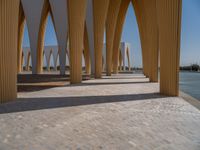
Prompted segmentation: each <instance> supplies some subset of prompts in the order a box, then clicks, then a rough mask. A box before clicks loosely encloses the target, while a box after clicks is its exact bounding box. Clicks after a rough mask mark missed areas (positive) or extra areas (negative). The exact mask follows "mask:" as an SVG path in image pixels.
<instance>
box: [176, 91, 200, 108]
mask: <svg viewBox="0 0 200 150" xmlns="http://www.w3.org/2000/svg"><path fill="white" fill-rule="evenodd" d="M179 96H180V97H181V98H183V99H184V100H185V101H186V102H188V103H189V104H191V105H192V106H194V107H195V108H197V109H198V110H200V101H199V100H198V99H196V98H194V97H192V96H191V95H189V94H186V93H185V92H183V91H180V94H179Z"/></svg>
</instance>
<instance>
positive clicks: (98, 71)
mask: <svg viewBox="0 0 200 150" xmlns="http://www.w3.org/2000/svg"><path fill="white" fill-rule="evenodd" d="M108 7H109V0H93V22H94V50H95V78H101V75H102V51H103V40H104V29H105V24H106V17H107V12H108Z"/></svg>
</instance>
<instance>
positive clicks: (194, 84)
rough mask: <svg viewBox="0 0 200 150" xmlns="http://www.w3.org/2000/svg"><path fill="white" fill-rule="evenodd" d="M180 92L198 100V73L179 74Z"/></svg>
mask: <svg viewBox="0 0 200 150" xmlns="http://www.w3.org/2000/svg"><path fill="white" fill-rule="evenodd" d="M179 84H180V90H181V91H183V92H185V93H187V94H189V95H191V96H192V97H194V98H196V99H198V100H200V73H195V72H180V83H179Z"/></svg>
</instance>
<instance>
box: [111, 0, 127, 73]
mask: <svg viewBox="0 0 200 150" xmlns="http://www.w3.org/2000/svg"><path fill="white" fill-rule="evenodd" d="M129 4H130V0H122V2H121V6H120V10H119V14H118V17H117V24H116V29H115V36H114V42H113V56H112V58H113V73H114V74H116V73H118V66H119V47H120V42H121V36H122V31H123V25H124V21H125V19H126V12H127V10H128V6H129Z"/></svg>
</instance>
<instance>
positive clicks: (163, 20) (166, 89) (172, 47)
mask: <svg viewBox="0 0 200 150" xmlns="http://www.w3.org/2000/svg"><path fill="white" fill-rule="evenodd" d="M181 2H182V1H181V0H148V1H147V0H57V1H55V0H34V1H33V0H20V1H15V3H12V0H2V1H1V3H2V5H1V10H2V14H3V15H1V19H5V18H9V19H7V20H5V21H4V24H3V25H1V29H4V30H5V31H7V32H5V31H4V32H5V35H6V37H7V36H10V37H11V36H12V39H10V41H9V43H15V40H16V39H18V42H17V43H18V44H17V45H18V46H16V47H15V44H13V47H12V49H13V50H15V49H18V64H19V63H20V62H21V61H20V57H21V56H19V53H20V51H21V44H22V42H21V41H22V40H21V39H22V32H23V26H24V20H25V19H26V22H27V26H28V32H29V37H30V48H31V55H32V58H33V59H32V66H33V70H32V71H33V73H34V74H37V73H41V71H42V53H43V47H44V32H45V26H46V21H47V16H48V13H50V14H51V16H52V18H53V19H52V20H53V24H54V27H55V31H56V35H57V40H58V47H59V51H60V53H59V55H60V65H61V68H63V69H61V74H64V72H65V70H64V68H65V62H66V55H65V52H66V51H65V50H66V47H67V41H69V59H70V82H71V83H72V84H73V83H80V82H81V81H82V52H83V50H84V55H85V58H86V59H87V61H86V65H87V68H88V71H91V74H94V77H95V78H101V75H102V49H103V42H104V41H103V39H104V29H105V30H106V73H107V75H111V73H112V70H114V72H117V71H118V69H116V66H118V64H119V59H118V56H117V55H119V43H120V37H121V31H122V28H123V22H124V18H125V17H124V16H125V14H126V11H127V7H128V5H129V4H130V3H132V5H133V8H134V11H135V14H136V18H137V23H138V28H139V34H140V40H141V47H142V62H143V71H144V74H145V75H146V76H147V77H149V79H150V81H152V82H157V81H158V57H159V54H160V92H161V93H163V94H167V95H178V91H179V90H178V89H179V88H178V68H179V56H180V55H179V53H180V52H179V50H180V27H181V6H182V4H181ZM9 5H10V7H9ZM11 8H12V11H8V9H9V10H10V9H11ZM18 12H19V13H18ZM15 13H16V14H15ZM17 14H19V16H18V15H17ZM11 15H12V16H11ZM17 18H18V20H17ZM16 22H17V23H16ZM11 23H13V24H12V25H11ZM6 24H9V25H10V26H7V28H4V26H5V25H6ZM17 26H18V27H19V28H17ZM10 28H12V30H11V31H13V33H12V34H11V33H10V31H9V32H8V30H9V29H10ZM6 29H7V30H6ZM18 29H19V30H18ZM4 32H2V33H1V38H3V39H4V40H5V41H4V43H6V46H4V47H3V48H1V49H6V50H7V49H9V52H10V53H11V55H13V57H14V56H15V53H12V50H11V47H9V46H8V44H7V43H8V40H7V38H6V37H5V35H4ZM15 35H16V36H15ZM2 45H3V44H2ZM4 45H5V44H4ZM17 47H18V48H17ZM114 51H115V52H114ZM115 54H116V56H115ZM5 55H6V54H5ZM6 57H8V56H7V55H6ZM6 57H5V58H6ZM5 58H1V61H3V62H6V60H5ZM13 61H15V59H13ZM4 68H5V67H2V68H1V69H2V71H3V72H4V73H5V74H8V72H9V71H11V72H12V69H14V67H13V66H12V65H10V69H4ZM14 70H15V69H14ZM2 71H1V72H2ZM4 73H3V74H4ZM13 74H14V75H13V76H12V78H13V80H10V81H7V79H6V78H5V81H3V83H1V84H0V85H1V87H3V88H1V89H4V90H1V94H0V96H1V97H2V99H4V100H5V99H13V98H15V97H16V71H15V72H13ZM2 79H4V77H2ZM2 79H1V80H2ZM7 85H9V86H8V87H12V90H11V91H13V93H14V94H13V95H12V96H11V94H10V95H9V94H8V92H7V91H8V90H10V89H9V88H5V87H7ZM4 86H5V87H4ZM9 93H10V92H9ZM2 95H3V96H2Z"/></svg>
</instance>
